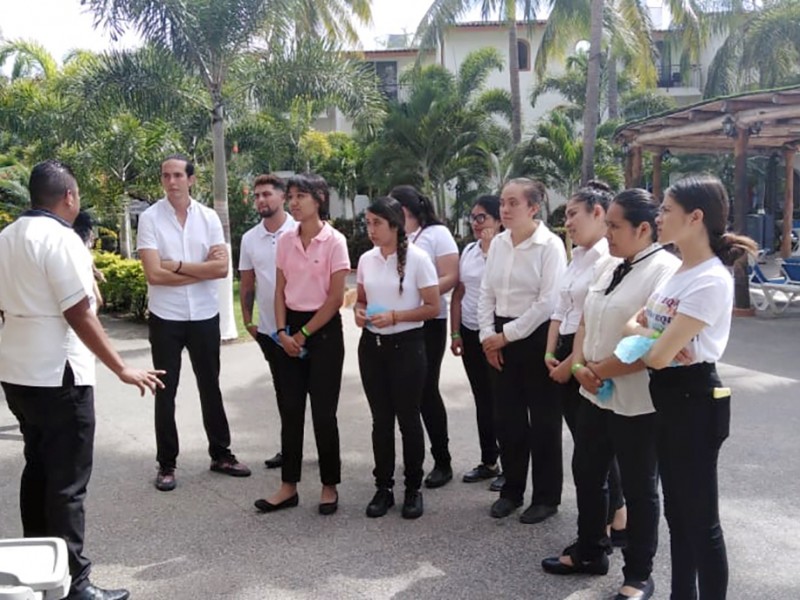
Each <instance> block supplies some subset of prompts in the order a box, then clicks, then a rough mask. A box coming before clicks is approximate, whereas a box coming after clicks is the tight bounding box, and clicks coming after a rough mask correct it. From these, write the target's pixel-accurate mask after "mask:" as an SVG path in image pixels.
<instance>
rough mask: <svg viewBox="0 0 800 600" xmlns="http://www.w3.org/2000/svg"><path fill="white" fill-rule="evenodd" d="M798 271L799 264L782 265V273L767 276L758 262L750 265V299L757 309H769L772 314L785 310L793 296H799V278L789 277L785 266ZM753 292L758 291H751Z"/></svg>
mask: <svg viewBox="0 0 800 600" xmlns="http://www.w3.org/2000/svg"><path fill="white" fill-rule="evenodd" d="M787 266H788V267H789V269H790V270H792V271H793V272H794V270H795V269H796V270H797V271H800V264H787V263H784V264H783V265H782V269H783V270H784V275H782V276H780V277H767V276H766V275H765V274H764V272H763V271H762V270H761V267H760V266H759V265H758V263H756V262H753V263H752V264H751V265H750V272H751V276H750V299H751V300H752V302H753V304H754V305H755V307H756V308H757V309H758V310H769V311H770V312H771V313H772V314H773V315H779V314H781V313H783V312H784V311H786V309H787V308H789V306H791V304H792V302H793V301H794V299H795V298H800V279H795V280H793V278H790V277H789V275H788V274H787V273H786V268H787ZM753 292H760V294H759V293H753Z"/></svg>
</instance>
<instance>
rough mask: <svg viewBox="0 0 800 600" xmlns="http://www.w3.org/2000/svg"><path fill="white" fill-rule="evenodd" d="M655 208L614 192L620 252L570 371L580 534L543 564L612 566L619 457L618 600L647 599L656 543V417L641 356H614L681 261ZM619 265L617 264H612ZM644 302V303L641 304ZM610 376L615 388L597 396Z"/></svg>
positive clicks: (612, 220)
mask: <svg viewBox="0 0 800 600" xmlns="http://www.w3.org/2000/svg"><path fill="white" fill-rule="evenodd" d="M657 211H658V207H657V204H656V202H655V200H654V199H653V196H652V195H651V194H650V193H649V192H647V191H645V190H640V189H631V190H626V191H624V192H622V193H620V194H618V195H617V196H616V197H615V198H614V201H613V202H612V203H611V205H610V206H609V209H608V212H607V213H606V224H607V226H608V231H607V234H606V235H607V238H608V246H609V251H610V252H611V254H612V255H613V256H616V257H618V258H621V259H624V260H622V261H621V262H619V263H618V264H617V265H616V266H615V267H614V268H609V269H607V270H606V271H604V272H603V273H601V274H600V275H599V276H598V278H597V279H596V280H595V281H594V283H592V284H591V285H590V286H589V292H588V294H587V296H586V302H585V304H584V309H583V321H582V323H581V326H580V327H579V328H578V332H577V333H576V335H575V343H574V345H573V349H572V367H571V372H572V374H573V375H574V376H575V378H576V379H577V380H578V382H579V383H580V384H581V393H582V394H583V396H584V397H585V398H584V400H583V401H582V402H581V404H580V406H579V408H578V418H577V431H576V435H575V454H574V458H573V465H574V467H573V473H574V476H575V487H576V490H577V499H578V540H577V542H575V543H574V544H571V545H570V546H568V547H567V548H566V549H565V550H564V552H563V553H562V555H561V556H556V557H552V558H546V559H544V560H543V561H542V568H543V569H544V570H545V571H547V572H548V573H553V574H556V575H571V574H575V573H589V574H593V575H605V574H606V573H608V556H607V554H606V552H607V550H608V548H609V543H610V542H609V539H608V535H607V530H606V523H607V517H608V494H607V492H606V485H607V480H608V472H609V468H610V465H611V462H612V460H613V458H614V456H616V458H617V462H618V464H619V468H620V473H621V476H622V491H623V493H624V495H625V502H626V505H627V512H628V514H627V527H626V535H627V546H626V548H625V549H624V550H623V555H624V557H625V565H624V567H623V569H622V572H623V575H624V577H625V581H624V584H623V586H622V587H621V589H620V590H619V593H618V595H617V596H616V600H628V599H631V598H635V599H637V600H640V599H646V598H650V597H651V596H652V594H653V591H654V584H653V580H652V578H651V577H650V575H651V572H652V569H653V557H654V556H655V553H656V546H657V540H658V535H657V534H658V515H659V502H658V480H657V478H658V468H657V458H656V441H655V440H656V415H655V409H654V408H653V403H652V401H651V400H650V393H649V391H648V388H647V373H646V372H645V370H644V364H642V363H641V361H639V362H638V363H636V364H633V365H624V364H622V363H621V362H620V361H619V360H618V359H617V358H616V357H614V354H613V352H614V349H615V348H616V346H617V343H618V342H619V341H620V339H622V337H623V334H624V333H623V332H624V328H625V326H626V324H627V322H628V320H629V319H630V317H631V316H632V315H634V314H636V312H637V311H638V310H639V308H641V306H640V305H641V304H642V303H643V302H644V301H646V299H647V298H648V297H649V296H650V294H651V293H652V292H653V290H654V289H656V287H658V285H659V284H660V283H661V282H663V281H665V280H666V279H667V278H669V276H670V275H672V273H674V272H675V270H676V269H677V268H678V262H679V261H678V259H677V258H675V257H674V256H672V255H671V254H670V253H668V252H666V251H665V250H664V249H663V248H662V247H661V246H660V245H659V244H657V243H656V241H655V240H656V225H655V220H656V215H657ZM612 266H613V265H612ZM637 307H638V308H637ZM608 379H611V380H612V381H613V388H612V389H611V392H610V394H608V395H604V394H599V393H598V392H599V388H600V384H601V382H602V380H608Z"/></svg>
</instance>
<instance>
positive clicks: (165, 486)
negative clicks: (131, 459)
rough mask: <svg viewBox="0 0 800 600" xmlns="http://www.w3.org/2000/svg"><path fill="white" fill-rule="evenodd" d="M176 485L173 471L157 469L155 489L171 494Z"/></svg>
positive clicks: (162, 468)
mask: <svg viewBox="0 0 800 600" xmlns="http://www.w3.org/2000/svg"><path fill="white" fill-rule="evenodd" d="M176 485H177V481H176V480H175V469H165V468H164V467H159V468H158V474H157V475H156V489H157V490H158V491H159V492H171V491H172V490H174V489H175V486H176Z"/></svg>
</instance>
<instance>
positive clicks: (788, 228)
mask: <svg viewBox="0 0 800 600" xmlns="http://www.w3.org/2000/svg"><path fill="white" fill-rule="evenodd" d="M796 153H797V149H796V148H790V149H788V150H785V151H784V153H783V159H784V161H785V162H786V195H785V196H784V197H783V237H782V238H781V256H782V257H783V258H788V257H789V256H790V255H791V254H792V223H793V219H794V156H795V154H796Z"/></svg>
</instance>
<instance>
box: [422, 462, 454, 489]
mask: <svg viewBox="0 0 800 600" xmlns="http://www.w3.org/2000/svg"><path fill="white" fill-rule="evenodd" d="M452 478H453V469H452V468H450V467H449V466H447V467H440V466H438V465H434V467H433V471H431V472H430V473H428V476H427V477H426V478H425V487H426V488H431V489H433V488H438V487H442V486H443V485H445V484H446V483H447V482H448V481H450V480H451V479H452Z"/></svg>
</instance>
